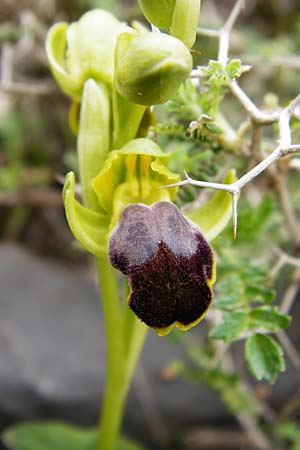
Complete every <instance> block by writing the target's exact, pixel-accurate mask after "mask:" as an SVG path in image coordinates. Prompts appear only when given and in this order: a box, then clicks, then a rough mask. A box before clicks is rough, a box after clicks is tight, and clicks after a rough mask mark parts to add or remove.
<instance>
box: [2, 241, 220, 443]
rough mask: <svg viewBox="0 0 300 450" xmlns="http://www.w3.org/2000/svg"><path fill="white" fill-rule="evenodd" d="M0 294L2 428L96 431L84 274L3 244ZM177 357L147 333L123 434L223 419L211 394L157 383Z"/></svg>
mask: <svg viewBox="0 0 300 450" xmlns="http://www.w3.org/2000/svg"><path fill="white" fill-rule="evenodd" d="M0 289H1V290H0V398H1V402H0V411H1V418H0V422H1V423H7V421H9V418H21V419H33V418H40V417H47V418H64V419H66V420H71V421H73V422H75V423H80V424H84V425H92V424H95V423H96V421H97V418H98V410H99V403H100V400H101V396H102V390H103V385H104V379H105V337H104V331H103V320H102V314H101V304H100V300H99V297H98V292H97V287H96V285H95V283H93V281H92V280H89V279H88V276H87V273H78V272H75V273H74V272H71V271H69V270H66V269H65V268H64V267H63V266H61V265H59V264H54V263H50V262H49V261H45V260H41V259H39V258H37V257H36V256H33V255H31V254H29V253H27V252H26V251H25V250H23V249H21V248H18V247H14V246H10V245H2V246H0ZM181 355H182V350H181V349H180V347H179V346H178V345H174V344H172V342H171V341H170V340H169V339H168V338H162V337H157V336H156V334H155V333H154V332H153V331H150V332H149V335H148V338H147V342H146V345H145V348H144V351H143V355H142V359H141V365H140V369H139V371H138V377H137V378H136V380H135V382H134V385H133V388H132V389H131V391H130V394H129V398H128V406H127V411H126V418H125V425H124V428H125V431H126V430H129V431H130V432H131V434H136V435H139V436H143V435H145V436H146V435H147V434H148V435H149V434H152V431H153V430H151V427H152V428H155V429H156V428H158V426H160V428H161V433H160V434H161V435H163V434H164V433H168V432H171V431H172V430H174V429H175V428H176V429H178V428H182V427H183V426H184V425H186V424H192V423H197V422H199V421H203V420H205V421H206V420H212V419H216V418H218V419H220V418H223V417H224V414H225V411H224V408H223V407H222V405H221V404H220V402H219V400H218V398H217V397H216V395H215V394H213V393H211V392H210V391H208V390H206V389H205V388H201V387H200V386H195V385H192V384H189V383H186V382H184V381H181V380H174V381H169V382H168V381H166V380H163V379H162V377H161V371H162V369H163V368H164V366H165V365H166V363H167V362H168V361H169V360H170V359H172V358H178V357H180V356H181ZM203 405H205V407H203ZM152 422H153V423H152ZM158 422H159V423H158ZM151 423H152V425H153V426H152V425H151Z"/></svg>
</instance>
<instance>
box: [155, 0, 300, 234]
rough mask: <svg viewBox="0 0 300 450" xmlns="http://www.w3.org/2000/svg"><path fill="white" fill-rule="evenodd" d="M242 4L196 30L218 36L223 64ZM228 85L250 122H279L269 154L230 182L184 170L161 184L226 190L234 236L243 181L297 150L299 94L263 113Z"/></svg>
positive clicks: (239, 1)
mask: <svg viewBox="0 0 300 450" xmlns="http://www.w3.org/2000/svg"><path fill="white" fill-rule="evenodd" d="M243 7H244V0H237V1H236V3H235V6H234V8H233V9H232V12H231V13H230V15H229V17H228V19H227V21H226V22H225V25H224V26H223V27H222V28H221V30H207V29H201V28H199V29H198V33H200V34H203V35H209V36H213V37H217V38H218V39H219V52H218V61H219V62H221V63H222V64H223V65H226V63H227V60H228V52H229V41H230V32H231V30H232V27H233V25H234V23H235V21H236V19H237V17H238V14H239V13H240V11H241V9H242V8H243ZM191 76H192V77H193V78H197V77H200V76H201V72H200V71H199V70H197V69H196V70H193V71H192V74H191ZM230 89H231V91H232V93H233V94H234V95H235V96H236V98H237V99H238V100H239V102H240V103H241V104H242V106H243V107H244V108H245V109H246V111H247V112H248V113H249V114H250V116H251V120H252V122H253V123H254V124H255V123H256V124H259V125H269V124H273V123H275V122H278V123H279V145H278V146H277V147H276V148H275V150H273V152H272V153H271V154H269V155H268V156H267V157H266V158H265V159H263V160H262V161H261V162H260V163H259V164H257V165H256V166H255V167H253V168H252V169H251V170H250V171H249V172H247V173H246V174H245V175H243V176H242V177H241V178H240V179H238V180H237V181H235V182H234V183H231V184H222V183H212V182H207V181H198V180H194V179H192V178H191V177H189V175H188V174H187V173H186V172H185V177H186V179H185V180H183V181H180V182H178V183H174V184H170V185H167V186H164V187H173V186H184V185H187V184H190V185H194V186H198V187H207V188H212V189H220V190H224V191H227V192H228V193H230V194H231V196H232V215H233V234H234V238H235V237H236V232H237V203H238V197H239V194H240V192H241V190H242V188H243V187H244V186H245V185H246V184H247V183H249V182H250V181H252V180H253V179H254V178H256V177H257V176H258V175H259V174H260V173H262V172H263V171H264V170H266V169H267V168H268V167H269V166H270V165H271V164H272V163H273V162H275V161H277V160H278V159H280V158H282V157H284V156H287V155H289V154H292V153H296V152H300V144H299V145H292V144H291V142H292V137H291V130H290V126H289V122H290V118H291V115H292V113H293V111H294V109H295V108H296V106H297V105H298V104H299V103H300V94H299V95H298V96H297V97H296V98H295V99H294V100H293V101H292V102H291V103H290V104H289V105H288V106H287V107H286V108H285V109H283V110H282V111H281V112H278V111H275V112H273V113H271V114H267V113H264V112H262V111H260V110H259V108H257V106H256V105H255V104H254V103H253V102H252V101H251V99H250V98H249V97H248V96H247V95H246V93H245V92H244V91H243V90H242V89H241V88H240V86H239V85H238V83H237V82H236V81H235V80H233V81H232V82H231V83H230Z"/></svg>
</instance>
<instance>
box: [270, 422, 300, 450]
mask: <svg viewBox="0 0 300 450" xmlns="http://www.w3.org/2000/svg"><path fill="white" fill-rule="evenodd" d="M275 431H276V434H277V435H278V436H279V437H280V438H282V439H284V440H285V441H287V443H288V450H300V425H299V423H296V422H283V423H281V424H280V425H279V426H277V427H276V428H275Z"/></svg>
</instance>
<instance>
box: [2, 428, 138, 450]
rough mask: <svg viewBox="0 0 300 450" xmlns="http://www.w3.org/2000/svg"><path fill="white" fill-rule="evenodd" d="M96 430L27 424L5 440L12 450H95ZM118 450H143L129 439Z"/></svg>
mask: <svg viewBox="0 0 300 450" xmlns="http://www.w3.org/2000/svg"><path fill="white" fill-rule="evenodd" d="M97 439H98V435H97V430H95V429H80V428H77V427H75V426H72V425H67V424H63V423H55V422H53V423H51V422H48V423H47V422H43V423H38V422H35V423H25V424H21V425H17V426H15V427H12V428H10V429H8V430H7V431H5V433H4V435H3V440H4V442H5V445H7V446H8V448H9V449H11V450H67V449H70V450H71V449H72V450H94V449H95V447H96V443H97ZM116 450H143V449H142V447H140V446H137V445H136V444H134V443H133V442H130V441H129V440H127V439H120V441H119V443H118V447H117V449H116Z"/></svg>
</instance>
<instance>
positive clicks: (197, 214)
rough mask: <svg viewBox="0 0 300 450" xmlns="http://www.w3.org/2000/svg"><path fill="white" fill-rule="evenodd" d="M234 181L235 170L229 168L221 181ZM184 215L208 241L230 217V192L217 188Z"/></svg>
mask: <svg viewBox="0 0 300 450" xmlns="http://www.w3.org/2000/svg"><path fill="white" fill-rule="evenodd" d="M234 181H236V174H235V170H233V169H231V170H229V172H228V173H227V175H226V176H225V178H224V179H223V181H222V183H224V184H231V183H233V182H234ZM185 215H186V216H187V217H188V218H189V219H190V220H192V221H193V222H195V223H196V224H197V225H198V226H199V227H200V229H201V230H202V231H203V233H204V234H205V237H206V239H207V240H208V241H212V240H213V239H214V238H215V237H217V236H218V235H219V234H220V233H221V232H222V231H223V229H224V228H225V227H226V225H227V223H228V221H229V220H230V219H231V217H232V198H231V194H229V193H228V192H226V191H221V190H218V191H216V193H215V194H214V195H213V196H212V197H211V199H210V200H209V201H208V202H207V203H205V204H204V205H203V206H202V207H201V208H198V209H195V210H194V211H192V212H190V213H186V214H185Z"/></svg>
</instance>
